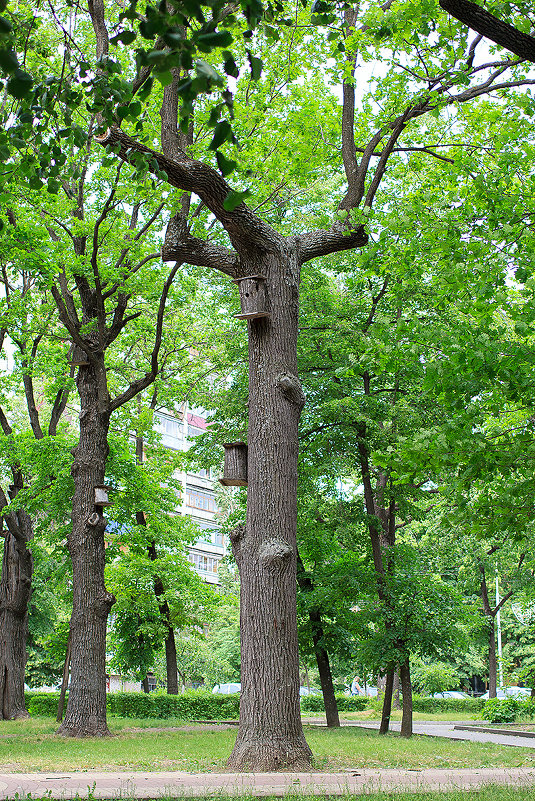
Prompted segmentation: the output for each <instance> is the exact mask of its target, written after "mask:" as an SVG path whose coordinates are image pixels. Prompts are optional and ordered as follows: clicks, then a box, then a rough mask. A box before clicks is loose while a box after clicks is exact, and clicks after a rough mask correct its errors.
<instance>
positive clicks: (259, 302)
mask: <svg viewBox="0 0 535 801" xmlns="http://www.w3.org/2000/svg"><path fill="white" fill-rule="evenodd" d="M234 283H235V284H238V289H239V290H240V303H241V314H236V315H234V316H235V317H236V318H237V319H238V320H254V319H256V318H257V317H269V312H268V310H267V293H266V279H265V278H264V276H263V275H248V276H246V277H245V278H237V279H236V280H235V281H234Z"/></svg>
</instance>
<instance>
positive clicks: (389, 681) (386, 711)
mask: <svg viewBox="0 0 535 801" xmlns="http://www.w3.org/2000/svg"><path fill="white" fill-rule="evenodd" d="M393 688H394V668H393V667H391V668H389V669H388V670H387V673H386V681H385V689H384V696H383V711H382V714H381V723H380V726H379V734H387V733H388V730H389V728H390V715H391V712H392V690H393Z"/></svg>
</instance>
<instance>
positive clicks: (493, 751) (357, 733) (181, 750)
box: [0, 717, 535, 799]
mask: <svg viewBox="0 0 535 801" xmlns="http://www.w3.org/2000/svg"><path fill="white" fill-rule="evenodd" d="M181 725H182V726H184V728H183V729H182V730H176V729H175V730H173V727H178V726H181ZM109 726H110V729H111V730H112V732H113V734H114V735H115V736H114V737H110V738H108V737H106V738H87V739H84V740H75V739H70V738H61V737H57V736H55V733H54V732H55V730H56V728H57V724H56V723H55V722H54V721H53V720H52V719H51V718H31V719H30V720H15V721H1V722H0V772H4V773H5V772H17V771H18V772H27V771H64V770H65V771H70V770H123V769H127V770H186V771H222V770H224V769H225V760H226V759H227V757H228V756H229V754H230V752H231V749H232V745H233V743H234V738H235V737H236V728H235V727H232V728H228V729H214V730H206V727H205V728H204V729H201V730H199V729H197V728H196V727H195V726H194V725H192V724H191V723H181V722H180V721H178V720H172V719H171V720H170V719H167V720H164V721H159V720H154V719H150V720H139V719H125V718H113V717H110V718H109ZM305 732H306V737H307V741H308V743H309V745H310V747H311V749H312V751H313V753H314V757H315V767H316V769H319V770H325V771H337V770H344V769H347V768H378V767H383V768H420V769H422V768H430V767H438V768H478V767H520V766H526V767H535V749H529V748H511V747H507V746H500V745H494V744H491V743H469V742H466V741H460V740H448V739H446V738H437V737H419V736H414V737H412V738H411V739H410V740H405V739H402V738H400V737H399V735H398V734H390V735H388V736H386V737H380V736H379V735H378V734H377V733H376V732H375V731H372V730H366V729H358V728H345V729H335V730H328V729H317V728H314V727H305ZM476 797H477V796H476ZM533 797H534V796H533V792H532V796H531V799H533Z"/></svg>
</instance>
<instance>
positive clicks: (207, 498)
mask: <svg viewBox="0 0 535 801" xmlns="http://www.w3.org/2000/svg"><path fill="white" fill-rule="evenodd" d="M186 506H191V507H192V508H193V509H202V510H203V511H205V512H217V511H218V509H217V504H216V502H215V495H214V493H213V492H210V491H209V490H205V489H202V488H201V487H190V486H187V487H186Z"/></svg>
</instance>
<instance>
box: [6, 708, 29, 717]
mask: <svg viewBox="0 0 535 801" xmlns="http://www.w3.org/2000/svg"><path fill="white" fill-rule="evenodd" d="M29 717H30V713H29V712H27V711H26V710H25V709H20V710H19V711H18V712H15V714H14V715H12V716H11V718H10V720H25V719H26V718H29Z"/></svg>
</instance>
